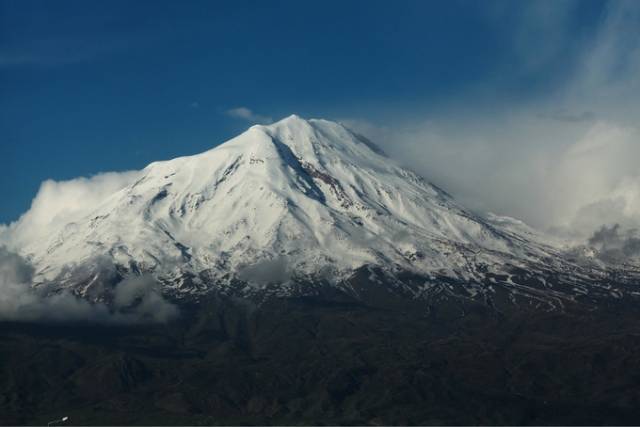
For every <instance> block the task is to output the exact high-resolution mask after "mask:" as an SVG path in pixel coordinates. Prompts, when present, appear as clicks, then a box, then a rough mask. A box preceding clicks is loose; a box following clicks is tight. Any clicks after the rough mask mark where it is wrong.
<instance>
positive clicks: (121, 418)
mask: <svg viewBox="0 0 640 427" xmlns="http://www.w3.org/2000/svg"><path fill="white" fill-rule="evenodd" d="M456 301H458V302H456V304H459V300H456ZM460 307H461V306H460V305H451V306H447V305H446V304H441V305H439V306H438V309H437V310H425V309H424V308H422V309H420V308H419V307H418V306H411V305H407V306H405V307H404V308H401V307H400V306H391V305H389V306H381V305H379V304H376V303H375V302H370V303H364V302H362V301H357V300H355V299H350V298H348V297H346V296H342V297H340V298H337V297H336V295H324V296H317V297H307V298H288V299H274V300H269V301H266V302H263V303H262V304H261V305H260V306H254V305H252V304H251V303H249V302H247V301H246V300H244V301H240V300H233V299H229V298H223V297H214V296H212V297H210V298H208V299H206V300H202V301H200V302H199V303H197V304H193V305H192V306H183V308H182V316H181V319H180V320H179V321H176V322H175V323H173V324H170V325H166V326H137V327H128V328H116V327H108V328H107V327H98V326H86V325H85V326H79V325H46V326H45V325H27V324H7V323H5V324H1V325H0V424H3V425H6V424H42V423H46V422H47V421H49V420H51V419H55V418H59V417H60V416H62V415H68V416H70V417H71V419H72V420H73V423H76V424H86V425H90V424H100V425H105V424H190V425H194V424H227V425H228V424H245V425H246V424H280V425H282V424H285V425H286V424H360V425H362V424H371V425H379V424H555V425H558V424H565V425H566V424H637V423H638V421H639V420H640V358H639V357H638V356H637V355H638V354H639V352H640V320H638V319H640V317H638V311H637V310H634V309H633V308H630V307H622V308H618V309H611V310H608V309H601V310H597V311H580V310H573V311H565V312H557V311H554V312H544V311H542V310H538V311H522V312H518V311H517V310H513V311H511V312H508V313H501V312H498V311H496V310H493V309H491V308H490V307H488V306H487V305H485V304H476V303H468V304H465V305H463V306H462V307H463V308H464V310H463V311H461V310H460Z"/></svg>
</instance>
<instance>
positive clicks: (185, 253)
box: [2, 116, 555, 292]
mask: <svg viewBox="0 0 640 427" xmlns="http://www.w3.org/2000/svg"><path fill="white" fill-rule="evenodd" d="M100 200H101V201H100V203H98V204H97V205H91V206H75V208H74V209H73V210H70V211H68V212H67V211H65V210H62V211H59V210H56V211H55V212H53V211H52V212H53V213H52V215H53V214H55V216H56V218H55V221H54V220H53V219H51V218H49V219H47V221H45V222H46V223H47V224H48V226H47V227H41V228H37V227H35V226H34V220H33V218H32V217H33V216H34V215H35V213H34V212H28V213H27V214H25V215H24V216H23V217H22V218H21V219H20V221H18V222H17V223H15V224H12V225H11V226H10V227H9V229H8V230H5V232H4V233H3V236H2V240H3V241H5V242H10V243H11V244H12V245H13V247H14V248H15V249H17V250H18V251H19V252H20V253H21V254H23V255H25V256H28V257H29V259H30V260H31V261H32V262H33V263H34V265H35V266H36V268H37V274H38V276H37V277H39V279H40V280H42V281H52V280H58V281H64V280H65V278H66V279H68V278H69V277H71V276H70V274H71V273H70V272H72V271H73V270H74V269H78V268H80V267H83V268H84V267H87V266H91V265H97V264H99V263H104V262H108V263H113V264H115V265H116V266H118V268H120V269H123V270H129V271H148V272H152V273H153V274H155V275H156V276H158V277H159V278H163V277H164V278H179V277H185V275H188V276H190V277H196V278H197V277H199V275H200V276H201V275H202V273H203V272H206V274H207V277H210V278H211V279H212V281H211V283H213V282H221V281H224V280H227V281H229V280H231V278H238V277H240V278H241V279H243V278H244V280H246V281H254V280H255V281H258V282H259V281H261V280H263V281H273V282H278V281H280V282H282V281H286V280H287V278H288V277H290V276H291V275H296V276H304V275H322V277H325V278H332V279H340V278H343V277H346V276H348V275H349V274H351V273H352V272H353V271H354V270H355V269H357V268H359V267H362V266H366V265H372V266H378V267H380V268H383V269H385V270H388V271H396V270H405V271H411V272H415V273H420V274H427V275H430V274H437V275H439V276H450V277H455V278H461V277H462V278H474V277H476V276H477V274H478V272H479V271H480V270H482V271H487V269H495V270H500V269H501V268H502V266H504V265H505V264H511V265H524V264H526V263H528V262H544V260H545V259H547V258H548V257H550V256H553V255H554V253H555V252H554V249H552V247H551V246H547V245H545V244H544V242H543V241H540V240H539V239H538V240H535V239H530V238H529V237H525V236H524V234H519V233H518V232H517V231H514V230H513V227H504V228H502V227H501V226H500V222H499V221H485V220H483V219H482V218H479V217H477V216H476V215H474V214H472V213H470V212H468V211H466V210H464V209H463V208H461V207H460V206H459V205H457V203H456V202H455V201H454V200H453V199H452V198H451V197H450V196H449V195H448V194H447V193H445V192H444V191H442V190H440V189H439V188H437V187H435V186H433V185H431V184H429V183H427V182H425V181H424V180H423V179H422V178H420V177H419V176H417V175H415V174H414V173H412V172H410V171H407V170H405V169H403V168H401V167H399V166H398V165H397V164H396V163H394V162H393V161H392V160H390V159H389V158H388V157H386V156H385V155H384V154H383V153H382V152H381V151H380V150H379V149H377V148H376V147H375V146H374V145H373V144H371V143H370V142H369V141H367V140H366V139H364V138H363V137H361V136H359V135H357V134H354V133H353V132H351V131H350V130H348V129H347V128H345V127H344V126H342V125H340V124H337V123H334V122H330V121H325V120H308V121H307V120H304V119H301V118H299V117H297V116H291V117H288V118H286V119H284V120H281V121H280V122H277V123H275V124H272V125H269V126H253V127H251V128H250V129H249V130H247V131H246V132H244V133H243V134H241V135H239V136H238V137H236V138H233V139H231V140H230V141H228V142H226V143H224V144H222V145H220V146H218V147H216V148H214V149H212V150H209V151H207V152H204V153H202V154H198V155H195V156H188V157H180V158H176V159H173V160H169V161H162V162H155V163H152V164H150V165H149V166H147V167H146V168H145V169H143V170H142V171H140V172H137V173H132V174H130V175H128V178H127V179H126V180H123V182H122V183H121V185H119V186H116V187H115V188H113V189H112V191H110V192H107V193H106V194H104V197H101V199H100ZM81 202H82V201H81V200H80V201H78V203H79V204H81ZM78 203H76V204H78ZM34 209H35V207H33V208H32V210H34ZM46 211H47V209H46V206H40V207H39V211H38V215H43V212H46ZM30 215H31V216H30ZM65 215H66V216H65ZM34 230H36V232H34ZM37 230H41V231H37ZM269 265H271V266H273V265H277V266H278V270H279V271H280V272H281V273H282V274H276V275H275V276H274V275H270V274H266V273H265V274H261V275H259V276H260V277H254V276H256V275H251V274H248V275H247V274H244V276H243V273H244V272H247V271H249V272H251V271H255V268H254V267H256V266H258V267H260V266H269ZM252 269H253V270H252ZM262 270H264V269H262ZM262 270H260V268H258V271H262ZM195 282H196V284H198V283H200V282H201V281H200V279H198V278H197V279H196V280H195ZM200 285H201V286H200V290H205V291H206V286H210V283H209V284H207V285H206V286H205V285H202V284H201V283H200ZM191 291H193V289H189V292H191Z"/></svg>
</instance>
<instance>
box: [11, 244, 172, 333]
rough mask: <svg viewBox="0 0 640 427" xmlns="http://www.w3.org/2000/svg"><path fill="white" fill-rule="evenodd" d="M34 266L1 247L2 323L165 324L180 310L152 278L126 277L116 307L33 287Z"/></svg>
mask: <svg viewBox="0 0 640 427" xmlns="http://www.w3.org/2000/svg"><path fill="white" fill-rule="evenodd" d="M33 272H34V269H33V267H32V266H31V265H30V264H29V263H28V262H27V261H26V260H25V259H24V258H22V257H20V256H19V255H17V254H15V253H13V252H10V251H8V250H7V249H6V248H3V247H1V246H0V321H6V320H9V321H19V322H50V321H56V322H76V321H81V322H87V321H88V322H96V323H106V324H130V323H166V322H168V321H170V320H172V319H173V318H175V317H176V316H177V315H178V309H177V308H176V306H174V305H173V304H171V303H169V302H168V301H166V300H165V299H164V298H163V297H162V295H161V294H160V293H159V291H158V289H157V284H156V282H155V281H154V280H153V279H152V278H151V277H150V276H133V277H129V278H126V279H125V280H123V281H121V282H120V283H118V284H117V285H116V286H115V290H114V293H115V294H114V304H113V305H112V306H107V305H106V304H103V303H95V304H92V303H90V302H88V301H87V300H84V299H81V298H78V297H76V296H74V295H72V294H71V293H69V292H67V291H61V292H60V291H57V292H52V293H47V289H45V288H34V287H32V279H33Z"/></svg>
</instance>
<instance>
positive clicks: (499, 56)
mask: <svg viewBox="0 0 640 427" xmlns="http://www.w3.org/2000/svg"><path fill="white" fill-rule="evenodd" d="M626 5H627V7H629V8H631V9H633V10H634V11H637V8H636V7H635V6H633V4H632V3H626ZM617 8H618V3H614V5H613V6H612V4H611V2H607V1H597V0H582V1H564V2H563V1H561V0H549V1H533V2H524V1H523V2H514V1H488V0H487V1H478V2H472V1H455V0H454V1H451V0H448V1H442V2H437V1H397V2H395V1H394V2H390V1H385V2H382V1H367V2H364V1H344V0H342V1H325V0H323V1H261V2H258V1H253V2H248V1H238V0H235V1H230V2H223V1H219V2H212V1H203V2H198V1H189V2H176V1H121V2H118V1H109V2H88V1H55V2H52V1H39V2H38V1H28V0H25V1H11V0H6V1H4V0H0V159H1V160H0V162H1V165H2V169H3V171H2V174H0V200H2V206H1V209H0V223H7V222H10V221H13V220H15V219H17V218H18V216H19V215H20V214H21V213H23V212H24V211H26V210H27V209H28V207H29V204H30V202H31V199H32V198H33V197H34V196H35V194H36V192H37V190H38V187H39V185H40V183H41V182H42V181H43V180H46V179H54V180H66V179H72V178H75V177H78V176H90V175H93V174H96V173H99V172H103V171H123V170H129V169H139V168H142V167H144V166H145V165H146V164H147V163H149V162H151V161H154V160H158V159H166V158H172V157H176V156H179V155H185V154H192V153H197V152H200V151H203V150H206V149H208V148H210V147H212V146H214V145H217V144H219V143H221V142H223V141H224V140H225V139H228V138H229V137H232V136H234V135H235V134H237V133H239V132H240V131H242V130H243V129H244V128H246V127H247V126H248V125H249V124H251V123H252V122H254V121H267V120H268V119H269V118H273V119H278V118H280V117H282V116H286V115H289V114H291V113H294V112H295V113H297V114H299V115H302V116H304V117H325V118H329V119H351V120H353V123H354V126H358V125H360V126H361V127H362V128H363V129H365V128H368V129H373V130H372V133H373V134H375V135H378V136H379V137H380V138H381V139H392V137H395V138H397V140H398V141H402V140H404V139H406V138H407V136H406V132H405V135H404V136H402V135H398V133H397V129H407V127H412V126H413V127H419V128H420V129H424V124H425V123H434V122H438V123H441V125H440V128H439V129H444V128H446V129H449V128H451V127H452V126H450V124H451V122H452V118H454V117H455V118H459V119H460V122H464V123H475V124H476V125H477V123H478V122H482V118H483V117H484V115H487V114H491V117H493V120H495V118H496V117H502V116H501V115H502V114H507V113H508V112H511V111H514V110H518V111H520V110H526V111H527V112H528V114H529V115H530V116H532V117H538V118H541V117H547V118H548V119H549V121H550V122H553V123H559V122H567V123H578V122H583V121H590V120H591V119H594V120H595V118H597V117H602V116H603V114H605V113H610V112H612V111H615V109H614V108H612V107H611V105H610V104H607V105H606V106H604V105H603V106H601V108H600V110H598V109H597V108H596V107H595V106H592V107H593V108H591V107H589V108H587V106H585V105H586V103H585V102H584V100H583V101H581V102H582V103H581V104H580V105H581V106H580V107H579V108H574V107H575V105H576V104H578V103H579V102H578V101H577V99H578V98H579V97H577V96H576V95H575V93H578V92H580V91H579V89H575V88H576V87H578V86H577V85H576V81H579V82H583V81H587V80H588V79H587V78H586V77H584V75H583V74H584V73H583V72H582V71H583V70H584V69H585V63H588V61H587V60H586V59H585V58H587V59H588V58H589V55H590V52H593V51H594V50H597V47H598V46H600V45H601V44H602V43H603V40H604V41H606V40H607V39H606V37H610V36H611V34H610V32H611V31H610V29H609V30H607V28H604V29H603V27H606V25H607V22H608V21H607V19H608V17H611V16H613V13H614V12H615V10H617ZM612 10H613V11H614V12H612ZM624 28H633V26H628V27H624ZM607 31H608V32H607ZM633 35H637V34H633ZM625 40H626V39H625ZM613 43H618V42H616V41H615V40H614V42H613ZM618 44H619V43H618ZM629 49H632V50H633V49H636V46H631V47H629ZM633 52H635V50H633ZM585 61H587V62H585ZM616 61H617V59H615V58H614V59H611V60H610V64H612V65H611V67H610V69H608V70H607V73H606V76H605V77H604V80H606V81H611V80H614V81H624V82H627V83H628V81H627V80H624V77H620V75H621V74H624V72H625V69H626V68H625V67H626V65H625V64H620V65H616V64H617V62H616ZM591 74H593V73H591ZM591 74H589V75H591ZM589 81H590V80H589ZM597 84H598V87H600V86H606V84H604V83H602V84H601V83H597ZM625 84H626V83H625ZM567 87H572V88H574V89H575V90H574V95H572V97H571V98H568V97H566V96H564V97H562V102H558V103H557V104H556V103H552V102H551V101H550V100H554V101H555V100H558V93H560V92H564V89H565V88H567ZM589 87H590V88H593V86H589ZM589 93H591V91H590V92H589ZM568 99H570V100H571V101H567V100H568ZM630 102H631V101H630ZM550 105H557V108H556V107H550ZM632 105H635V104H632ZM583 106H584V108H583ZM239 108H242V110H237V109H239ZM233 109H236V110H235V111H236V113H235V114H234V113H230V111H231V110H233ZM596 110H598V111H596ZM611 114H613V113H611ZM438 120H439V121H438ZM460 122H458V123H457V124H456V125H454V126H453V128H457V127H459V126H460ZM486 123H487V125H486V126H485V127H484V128H487V129H490V131H488V132H489V133H488V135H495V128H496V127H497V125H496V122H495V121H488V122H486ZM539 125H540V127H541V128H547V127H549V126H547V125H546V124H545V123H544V122H540V123H539ZM479 128H480V129H483V126H479ZM474 129H476V130H477V129H478V126H476V128H474ZM457 131H459V129H458V130H457ZM443 132H444V134H446V135H453V136H452V137H457V139H458V140H460V141H468V138H467V135H460V134H456V133H455V132H453V133H451V132H449V133H447V132H445V131H443ZM492 132H493V133H492ZM507 133H508V132H507ZM528 133H531V130H530V129H529V132H528ZM419 135H421V137H423V136H424V132H422V133H420V134H419ZM509 135H511V133H509ZM403 138H404V139H403ZM465 138H466V139H465ZM498 139H499V138H498ZM527 141H528V142H527V143H529V144H534V142H531V140H530V139H527ZM382 142H383V143H393V142H389V141H382ZM425 144H426V145H424V147H427V146H428V144H427V143H426V142H425ZM420 147H423V146H422V145H420ZM414 148H415V147H414ZM391 151H393V150H391ZM414 158H417V157H415V156H414ZM409 163H410V162H409ZM423 163H424V162H423ZM413 166H414V167H415V168H417V169H420V165H413ZM436 169H437V168H436ZM478 173H479V174H482V171H480V172H478ZM425 174H426V175H428V173H425ZM443 174H444V172H442V173H441V172H438V171H436V173H434V176H435V177H436V178H441V179H445V178H446V177H444V176H442V175H443ZM465 180H466V181H464V182H463V181H460V182H458V181H455V180H453V181H451V183H450V187H453V188H454V190H460V192H461V193H463V196H464V191H463V190H462V189H463V188H465V185H467V184H468V183H469V182H470V181H473V178H470V177H466V178H465ZM445 181H446V179H445ZM518 191H519V190H518ZM468 193H469V192H468ZM471 193H472V192H470V193H469V194H471ZM467 195H468V194H467ZM495 206H497V207H500V206H502V207H504V206H506V208H505V210H506V211H507V213H513V212H515V213H518V206H515V205H514V206H515V207H513V206H512V207H511V208H509V204H508V203H507V202H503V203H502V205H501V204H500V203H497V202H496V203H495ZM510 209H511V210H510Z"/></svg>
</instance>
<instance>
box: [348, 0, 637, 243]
mask: <svg viewBox="0 0 640 427" xmlns="http://www.w3.org/2000/svg"><path fill="white" fill-rule="evenodd" d="M529 6H530V7H532V8H533V10H529V9H527V10H528V12H527V13H525V14H524V16H523V17H522V19H523V20H525V24H526V25H525V26H524V27H523V28H524V29H522V30H519V31H525V33H524V34H521V35H519V36H514V40H513V43H514V46H513V49H514V50H517V51H519V52H521V54H522V56H523V58H525V59H526V58H527V57H528V56H533V57H535V58H531V60H530V61H528V60H525V59H523V61H524V62H526V63H525V64H524V68H525V69H526V70H525V71H524V72H525V73H527V72H537V71H539V70H541V69H544V67H546V66H547V65H545V64H549V63H553V62H554V61H553V58H555V57H557V55H563V54H564V53H563V52H565V50H566V49H565V48H564V47H563V48H561V49H559V48H558V46H570V45H572V44H571V43H572V42H571V41H570V40H566V39H567V38H571V37H574V35H572V34H571V31H568V30H567V28H569V27H568V26H569V23H568V21H569V18H568V16H569V15H568V11H572V10H575V8H579V7H581V3H580V2H575V1H567V2H564V3H561V4H560V5H559V7H558V9H556V2H531V3H530V5H529ZM603 13H604V15H603V16H602V17H601V19H600V20H599V21H598V24H597V25H595V26H594V27H593V28H590V30H589V31H590V32H589V37H588V41H585V40H583V41H581V42H580V43H581V44H580V48H581V49H580V50H579V51H577V52H574V53H572V55H575V67H573V68H571V71H567V76H566V79H563V80H562V84H560V85H558V86H556V87H554V88H553V89H552V90H546V91H544V92H541V93H539V94H538V95H539V96H537V97H536V99H534V100H530V99H521V98H518V97H512V98H509V99H508V101H506V102H505V103H504V104H499V103H497V104H488V105H490V106H491V108H483V105H487V104H483V100H482V99H477V98H476V97H477V94H476V93H473V94H472V95H469V94H466V93H465V94H461V95H460V96H459V97H457V98H455V99H451V102H450V105H449V106H448V108H447V109H446V110H441V111H439V112H438V113H431V114H430V115H428V116H422V117H419V116H418V117H417V118H416V113H415V112H412V114H411V115H408V114H406V111H404V112H401V113H400V114H396V115H395V116H390V119H389V121H388V122H387V123H386V124H385V125H383V126H380V125H377V124H376V125H374V124H372V123H370V122H366V121H361V120H352V121H350V122H349V123H348V125H351V126H352V127H355V128H356V130H358V131H359V132H360V133H363V134H364V135H366V136H368V137H369V138H371V139H372V140H373V141H375V142H378V143H380V144H381V145H382V146H383V148H384V150H385V151H386V152H388V153H389V154H390V155H391V156H392V157H396V158H398V159H399V160H400V161H402V162H403V163H405V164H406V165H408V166H410V167H412V168H413V169H415V170H417V171H418V172H420V173H421V174H422V175H424V176H425V177H427V178H429V179H432V180H433V181H434V182H436V183H438V184H440V185H442V186H444V187H445V188H447V189H448V190H450V191H451V192H452V193H454V194H455V195H456V196H458V198H459V199H461V200H462V202H463V203H465V204H467V205H469V206H471V207H473V208H475V209H478V210H483V211H494V212H498V213H500V214H504V215H509V216H514V217H518V218H522V219H524V220H526V221H527V222H529V223H531V224H533V225H535V226H538V227H542V228H553V229H555V230H564V231H565V232H567V233H570V235H573V236H576V238H578V239H580V238H581V239H583V241H584V239H585V238H587V237H588V236H591V235H592V234H593V232H594V230H597V229H600V227H602V225H603V224H609V225H612V224H616V223H618V224H620V227H622V228H624V229H627V228H633V227H640V169H639V168H638V165H637V159H638V158H640V144H638V141H640V126H639V125H638V123H640V77H639V76H640V3H639V2H637V1H633V0H630V1H624V0H623V1H613V2H609V3H607V5H606V7H605V8H604V10H603ZM556 14H557V15H556ZM547 18H550V19H547ZM550 26H551V27H550ZM536 35H540V37H542V39H539V38H538V37H537V36H536ZM545 40H547V41H549V42H547V41H545ZM552 45H553V46H552ZM545 49H549V50H548V51H547V50H545ZM549 66H552V65H549ZM532 70H533V71H532ZM478 98H479V97H478ZM541 112H542V113H541ZM398 117H400V118H398ZM621 232H623V230H621Z"/></svg>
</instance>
